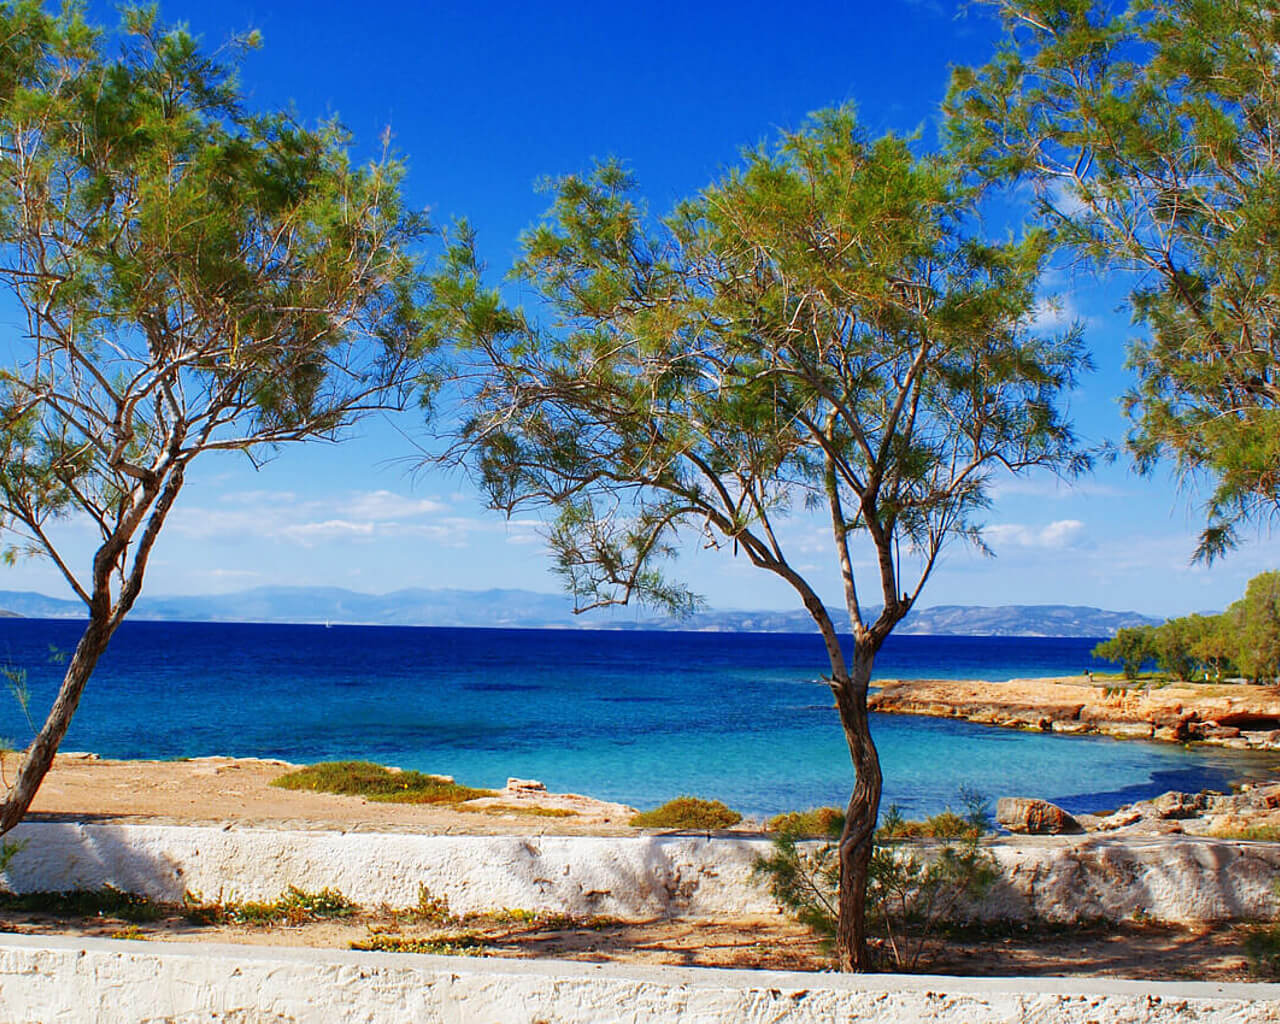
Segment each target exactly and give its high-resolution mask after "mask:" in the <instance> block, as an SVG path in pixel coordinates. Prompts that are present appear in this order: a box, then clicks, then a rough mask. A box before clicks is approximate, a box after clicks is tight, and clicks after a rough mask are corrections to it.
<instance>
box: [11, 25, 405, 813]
mask: <svg viewBox="0 0 1280 1024" xmlns="http://www.w3.org/2000/svg"><path fill="white" fill-rule="evenodd" d="M119 39H121V40H122V42H121V44H120V49H119V51H118V53H115V55H112V54H111V53H109V52H108V50H109V49H111V50H112V51H113V52H114V48H113V47H109V46H108V44H107V42H106V39H105V37H104V36H102V35H101V34H100V33H98V32H97V31H95V30H93V29H91V28H90V27H88V26H87V25H86V24H85V23H84V22H83V21H82V20H81V16H80V14H79V12H78V9H76V8H75V7H69V8H68V10H67V12H66V13H64V14H63V15H61V16H51V15H47V14H46V13H44V12H43V11H42V10H41V7H40V5H39V4H37V3H13V4H7V5H4V6H0V280H3V282H4V284H5V285H7V287H8V292H9V295H10V297H11V302H10V307H11V309H12V310H13V311H15V312H13V313H12V314H11V316H12V319H14V320H16V321H17V323H18V324H20V326H18V327H15V329H14V331H13V332H12V334H10V335H9V336H8V337H7V338H5V339H3V341H2V342H0V355H2V356H3V359H4V363H5V368H3V369H0V530H2V531H3V533H4V538H3V539H4V541H5V545H6V546H5V555H6V557H7V559H8V560H9V561H12V560H13V559H15V558H18V557H21V556H24V555H28V554H35V555H43V556H46V557H48V558H49V559H51V560H52V562H53V564H54V565H56V566H57V568H58V570H59V571H60V572H61V574H62V576H63V577H64V578H65V580H66V582H67V584H68V585H69V586H70V588H71V589H72V590H73V591H74V592H75V594H76V595H77V596H78V597H79V598H80V599H81V600H82V601H83V602H84V604H85V607H86V610H87V614H88V621H87V624H86V626H85V629H84V632H83V634H82V636H81V637H80V640H79V642H78V644H77V645H76V647H75V650H74V652H72V653H71V655H70V658H69V659H68V662H67V666H66V672H65V677H64V678H63V680H62V683H61V687H60V689H59V691H58V693H57V697H56V699H55V700H54V702H53V704H52V707H51V708H50V710H49V712H48V716H47V718H46V719H45V720H44V722H43V725H42V726H41V727H40V729H39V730H38V732H37V734H36V736H35V738H34V740H33V741H32V742H31V744H30V745H29V746H28V747H27V748H26V750H25V751H24V753H23V754H22V758H21V764H20V767H19V770H18V772H17V775H16V778H15V779H14V781H13V783H12V785H11V786H10V788H9V789H8V791H7V793H6V795H5V798H4V802H3V804H2V805H0V833H2V832H4V831H7V830H8V829H10V828H12V827H13V826H14V825H15V824H16V823H17V822H18V821H19V820H20V819H21V818H22V816H23V814H24V813H25V812H26V810H27V808H28V807H29V805H30V803H31V801H32V799H33V797H34V796H35V793H36V790H37V788H38V786H39V785H40V782H41V780H42V779H43V777H44V775H45V773H46V772H47V770H48V768H49V766H50V764H51V763H52V760H53V757H54V754H55V752H56V750H57V748H58V744H59V743H60V741H61V740H62V738H63V736H64V734H65V733H66V730H67V727H68V725H69V724H70V722H71V718H72V715H73V714H74V712H75V710H76V705H77V703H78V702H79V700H80V697H81V694H82V692H83V690H84V687H85V684H86V683H87V681H88V680H89V678H90V675H91V674H92V672H93V670H94V666H95V664H96V662H97V661H98V659H99V657H100V656H101V655H102V653H103V651H104V650H105V649H106V648H107V645H108V643H109V641H110V640H111V637H112V634H113V633H115V631H116V629H117V628H118V627H119V625H120V624H121V622H122V621H123V620H124V618H125V616H126V615H127V614H128V613H129V610H130V608H131V607H132V606H133V604H134V602H135V600H136V599H137V597H138V595H139V593H140V592H141V590H142V585H143V579H144V576H145V574H146V569H147V562H148V558H149V557H150V555H151V554H152V551H153V548H154V545H155V543H156V540H157V538H158V537H159V535H160V531H161V529H162V528H163V526H164V523H165V519H166V517H167V516H168V515H169V513H170V511H171V509H172V508H173V507H174V503H175V501H177V499H178V496H179V493H180V492H181V490H182V486H183V481H184V479H185V476H186V473H187V470H188V468H189V467H190V465H191V463H192V462H193V460H194V459H196V458H197V457H198V456H200V455H202V454H204V453H206V452H214V451H242V452H247V453H250V455H251V456H254V455H255V453H264V454H265V453H267V452H269V449H270V447H271V446H276V445H281V444H286V443H289V442H294V441H302V440H306V439H309V438H333V437H335V436H336V434H337V433H338V432H339V431H340V430H341V429H342V428H343V426H344V425H346V424H348V423H349V422H351V420H352V419H353V417H355V416H357V415H358V414H360V413H361V412H364V411H366V410H370V409H373V408H377V407H384V406H386V405H387V404H388V403H397V402H399V400H400V388H401V386H402V384H403V381H404V377H405V368H406V366H407V365H408V361H407V358H408V356H409V354H410V352H411V347H412V345H413V344H414V343H415V341H416V340H417V338H418V335H419V308H418V294H419V291H420V287H419V286H420V284H421V281H420V278H418V277H417V276H416V271H415V263H414V261H413V259H412V258H411V255H410V253H409V252H408V248H407V247H409V246H410V245H412V244H413V243H414V242H415V240H416V239H417V238H418V237H419V236H420V235H421V233H422V232H423V230H424V224H423V221H422V219H421V218H420V217H418V216H417V215H414V214H412V213H410V212H407V211H406V210H405V209H404V208H403V206H402V204H401V200H400V197H399V187H398V181H399V178H400V175H401V168H400V166H399V165H398V164H397V163H396V161H395V160H393V159H391V158H389V157H384V158H382V159H381V160H379V161H378V162H376V163H375V164H373V165H370V166H368V167H365V168H363V169H358V168H355V167H353V166H352V164H351V162H350V161H349V159H348V156H347V153H346V140H345V138H344V135H343V133H342V132H341V131H340V129H339V128H338V127H337V126H334V125H329V126H325V127H322V128H321V129H319V130H314V131H313V130H307V129H304V128H303V127H300V126H299V125H298V124H296V123H294V122H293V121H292V120H291V119H290V118H289V117H287V116H284V115H280V114H265V115H251V114H248V113H246V112H245V111H244V110H243V109H242V106H241V103H240V97H239V96H238V94H237V87H236V83H235V79H234V77H233V74H232V72H231V70H230V69H229V68H228V67H227V66H226V65H225V64H223V63H220V62H219V61H218V60H215V59H214V58H212V57H210V56H208V55H206V54H204V53H202V52H201V50H200V48H199V46H198V45H197V43H196V42H195V41H194V40H193V39H192V38H191V37H190V36H189V35H188V34H186V32H185V31H182V30H166V29H164V28H162V27H161V26H160V25H158V23H157V22H156V19H155V15H154V13H153V12H146V11H128V12H126V14H125V20H124V25H123V31H122V32H121V33H120V35H119ZM246 42H250V43H251V42H253V40H247V41H246ZM63 519H70V520H72V521H73V524H74V526H75V527H76V528H77V529H83V528H85V527H87V528H88V529H90V530H92V531H93V534H94V535H95V536H96V550H95V551H94V553H93V557H92V563H91V565H89V566H81V565H77V564H73V560H72V558H71V556H70V555H69V554H68V551H67V548H66V544H65V536H64V535H63V536H64V539H63V541H60V540H59V537H60V533H59V522H58V521H59V520H63Z"/></svg>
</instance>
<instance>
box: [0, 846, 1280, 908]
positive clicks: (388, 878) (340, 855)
mask: <svg viewBox="0 0 1280 1024" xmlns="http://www.w3.org/2000/svg"><path fill="white" fill-rule="evenodd" d="M11 838H15V839H19V840H22V841H25V842H26V844H27V845H26V847H25V848H24V849H23V850H22V851H21V852H20V853H19V854H18V855H17V856H16V857H14V859H13V861H12V862H11V864H10V866H9V870H8V872H7V873H6V874H5V875H4V876H3V881H4V882H5V883H6V884H7V885H8V887H9V888H11V889H13V890H15V891H18V892H32V891H38V890H67V889H96V888H99V887H100V886H103V885H108V884H109V885H114V886H116V887H117V888H120V889H125V890H128V891H130V892H140V893H146V894H147V895H149V896H153V897H158V898H162V899H167V900H177V899H181V897H182V894H183V893H184V892H186V891H191V892H195V893H199V894H201V895H203V896H204V897H206V898H209V899H212V898H215V897H219V896H220V897H222V898H224V899H232V898H235V899H273V898H275V897H276V896H279V895H280V893H282V892H283V891H284V890H285V889H286V888H287V887H288V886H291V885H294V886H298V887H299V888H302V889H307V890H317V889H322V888H326V887H328V888H334V889H338V890H340V891H341V892H342V893H344V894H345V895H346V896H348V897H349V898H350V899H353V900H355V901H356V902H357V903H361V904H364V905H366V906H377V905H379V904H382V903H386V904H389V905H391V906H394V907H404V906H412V905H414V904H416V903H417V901H418V893H419V886H426V887H427V888H428V889H429V890H430V892H431V894H432V895H433V896H436V897H439V896H445V897H447V898H448V900H449V904H450V906H451V907H452V909H453V910H454V911H456V912H469V911H482V910H496V909H501V908H508V909H514V908H523V909H528V910H547V911H556V912H563V913H570V914H579V915H589V914H607V915H610V916H614V917H622V918H633V919H644V918H652V917H663V916H672V917H703V916H717V915H726V914H768V913H772V912H774V911H775V910H776V907H775V905H774V903H773V901H772V900H771V899H770V897H769V896H768V894H767V893H766V892H765V890H764V889H763V887H762V886H760V885H759V884H758V883H757V882H755V881H754V880H753V879H752V878H751V866H752V863H753V862H754V860H755V858H756V857H757V856H759V855H760V854H761V853H763V852H765V851H767V850H768V848H769V843H768V841H767V840H764V839H736V838H714V839H707V838H705V837H700V836H632V837H603V836H601V837H595V836H530V837H523V838H522V837H515V836H433V835H420V834H413V833H377V832H345V833H344V832H335V831H312V830H295V831H289V830H283V829H260V828H211V827H201V826H184V825H109V824H75V823H66V824H64V823H51V822H37V823H30V824H24V825H21V826H19V827H18V828H17V829H15V830H14V832H13V833H12V834H11ZM990 849H991V851H992V853H993V854H994V855H995V857H996V859H997V861H998V862H999V863H1000V866H1001V877H1000V880H999V881H998V882H997V883H996V885H995V886H994V888H993V889H992V891H991V893H990V894H989V895H988V896H987V898H986V899H985V900H984V902H983V904H982V905H981V906H980V907H979V908H977V910H978V913H979V916H984V917H988V918H1008V919H1026V918H1031V917H1041V918H1047V919H1049V920H1054V921H1073V920H1089V919H1094V918H1108V919H1112V920H1115V919H1121V918H1127V917H1133V916H1135V915H1139V916H1147V917H1150V918H1152V919H1155V920H1161V921H1170V922H1178V923H1187V924H1191V923H1199V922H1211V921H1223V920H1236V919H1269V918H1271V917H1272V916H1273V915H1274V914H1275V911H1276V894H1275V891H1274V885H1275V881H1276V879H1277V877H1280V844H1270V843H1239V842H1223V841H1214V840H1206V839H1202V838H1193V837H1182V838H1159V839H1136V840H1128V841H1125V840H1120V839H1114V838H1101V839H1100V838H1094V837H1082V838H1077V839H1074V840H1070V841H1068V840H1064V839H1053V840H1045V841H1041V842H1026V841H1017V842H1009V843H1002V844H996V845H993V846H992V847H990Z"/></svg>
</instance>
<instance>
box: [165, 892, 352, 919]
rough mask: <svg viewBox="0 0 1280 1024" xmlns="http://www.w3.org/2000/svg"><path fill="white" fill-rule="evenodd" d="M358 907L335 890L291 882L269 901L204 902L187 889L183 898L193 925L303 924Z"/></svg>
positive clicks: (346, 913) (346, 914) (345, 914)
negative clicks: (308, 888) (309, 888)
mask: <svg viewBox="0 0 1280 1024" xmlns="http://www.w3.org/2000/svg"><path fill="white" fill-rule="evenodd" d="M359 909H360V907H359V904H357V903H354V902H352V901H351V900H349V899H347V897H346V896H344V895H343V894H342V893H340V892H338V890H336V889H328V888H325V889H321V890H320V891H319V892H307V891H306V890H304V889H299V888H297V887H296V886H292V885H291V886H289V888H288V889H286V890H285V891H284V892H283V893H282V894H281V895H280V897H279V898H278V899H275V900H271V901H260V900H244V901H237V900H228V901H226V902H223V901H222V900H217V901H215V902H213V903H206V902H205V901H204V900H203V899H202V898H201V897H200V896H199V895H197V894H195V893H190V892H189V893H187V894H186V896H185V897H184V899H183V909H182V915H183V917H185V918H186V919H187V920H188V921H191V922H192V923H194V924H281V923H284V924H305V923H307V922H308V921H324V920H331V919H333V918H338V917H350V916H351V915H352V914H354V913H355V912H356V911H357V910H359Z"/></svg>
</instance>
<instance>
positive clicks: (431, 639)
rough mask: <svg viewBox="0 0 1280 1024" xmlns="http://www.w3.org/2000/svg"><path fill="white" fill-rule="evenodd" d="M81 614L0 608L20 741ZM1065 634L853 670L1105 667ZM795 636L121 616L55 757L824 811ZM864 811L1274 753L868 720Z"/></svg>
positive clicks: (822, 739) (1098, 804)
mask: <svg viewBox="0 0 1280 1024" xmlns="http://www.w3.org/2000/svg"><path fill="white" fill-rule="evenodd" d="M80 629H81V624H80V623H78V622H75V621H70V620H65V619H61V620H59V619H0V667H8V668H9V669H11V670H13V671H15V672H17V673H18V674H19V676H20V677H21V675H22V674H23V673H25V680H26V687H27V690H28V700H27V705H28V708H29V711H30V719H31V721H30V722H29V721H28V717H27V715H26V714H25V713H24V711H23V708H22V702H21V701H19V700H18V698H17V696H16V695H15V694H13V693H10V694H8V695H6V694H4V693H0V737H4V738H5V739H6V740H7V741H8V743H9V745H10V746H12V747H17V748H20V747H22V746H25V745H26V743H27V742H28V741H29V739H30V738H31V735H32V724H33V723H34V724H35V725H38V724H39V723H40V721H41V720H42V718H43V716H44V713H45V712H46V710H47V709H48V707H49V705H50V704H51V703H52V700H53V696H54V693H55V692H56V689H57V686H58V683H59V680H60V677H61V673H62V669H63V666H62V665H61V664H59V660H60V655H65V654H66V653H68V652H70V651H71V650H72V649H73V648H74V647H75V644H76V640H77V638H78V636H79V633H80ZM1095 643H1097V641H1096V640H1089V639H1076V638H1071V639H1061V638H1035V637H950V636H948V637H927V636H894V637H891V638H890V639H889V641H888V642H887V643H886V644H885V647H884V649H883V650H882V652H881V654H880V655H879V657H878V658H877V661H876V673H875V675H876V678H877V679H885V678H902V679H909V678H935V679H941V678H953V679H968V678H974V679H989V680H995V681H1003V680H1008V679H1012V678H1017V677H1025V676H1045V675H1054V674H1065V673H1070V674H1077V673H1080V672H1082V671H1083V670H1085V669H1088V668H1092V669H1105V668H1108V667H1109V666H1106V665H1103V664H1100V663H1098V662H1095V661H1094V660H1093V659H1092V658H1091V657H1090V654H1089V652H1090V650H1091V648H1092V647H1093V646H1094V645H1095ZM825 663H826V660H825V654H824V651H823V647H822V643H821V641H820V640H819V638H818V637H817V635H816V634H814V635H809V634H778V633H768V634H764V633H691V632H684V633H682V632H667V631H652V632H650V631H613V630H608V631H606V630H536V629H443V628H413V627H385V626H346V625H332V626H326V625H278V624H244V623H189V622H141V621H138V622H126V623H125V624H124V625H123V626H122V627H121V628H120V630H119V631H118V633H117V634H116V636H115V638H114V639H113V640H112V643H111V646H110V648H109V649H108V651H107V653H106V654H105V656H104V657H103V658H102V660H101V662H100V663H99V666H98V668H97V670H96V671H95V672H94V675H93V678H92V679H91V680H90V681H89V684H88V687H87V688H86V690H85V693H84V697H83V700H82V702H81V705H80V708H79V710H78V712H77V713H76V716H75V719H74V721H73V723H72V725H71V729H70V732H69V733H68V734H67V737H66V739H65V740H64V742H63V744H62V749H63V750H64V751H72V750H80V751H93V752H96V753H98V754H100V755H102V756H104V757H112V758H161V759H168V758H191V757H202V756H207V755H232V756H237V757H269V758H283V759H285V760H288V761H292V762H297V763H312V762H315V761H324V760H340V759H361V760H370V761H376V762H379V763H381V764H387V765H396V766H399V767H401V768H416V769H419V770H423V771H430V772H438V773H444V774H449V775H453V776H455V777H456V778H457V779H458V780H459V781H460V782H465V783H467V784H470V785H475V786H486V787H500V786H502V785H503V784H504V783H505V782H506V780H507V778H508V777H509V776H516V777H519V778H524V779H538V780H541V781H542V782H544V783H546V785H547V787H548V788H549V789H551V790H553V791H559V792H575V793H585V794H588V795H591V796H595V797H599V798H602V799H606V800H618V801H622V802H625V803H629V804H631V805H633V806H636V807H640V808H649V807H653V806H656V805H657V804H659V803H662V802H664V801H666V800H668V799H670V798H672V797H674V796H677V795H680V794H686V793H687V794H693V795H697V796H702V797H707V798H715V799H720V800H723V801H724V802H725V803H727V804H729V806H731V807H734V808H736V809H737V810H739V811H741V812H743V813H744V814H747V815H749V816H755V817H764V816H767V815H771V814H776V813H779V812H781V811H786V810H793V809H802V808H808V807H815V806H821V805H832V804H834V805H843V804H844V803H845V802H846V801H847V799H848V796H849V793H850V791H851V789H852V785H853V770H852V768H851V766H850V761H849V754H848V750H847V748H846V746H845V742H844V738H843V734H842V732H841V729H840V723H839V720H838V718H837V716H836V712H835V709H834V707H833V706H832V699H831V695H830V691H829V690H828V688H827V686H826V684H825V682H824V681H823V678H822V673H823V669H824V667H825ZM873 718H874V721H873V724H872V728H873V734H874V736H875V739H876V744H877V746H878V748H879V751H880V756H881V760H882V763H883V768H884V778H885V784H884V804H885V805H886V806H887V805H888V804H891V803H892V804H897V805H899V807H900V808H901V810H902V811H903V813H904V814H906V815H907V816H908V817H915V816H920V815H925V814H931V813H935V812H937V811H939V810H941V809H943V808H944V807H947V806H953V807H959V805H960V803H959V802H960V793H961V791H962V790H968V791H971V792H975V793H978V794H981V795H983V796H985V797H986V798H988V799H990V800H991V801H992V802H994V801H995V799H997V798H998V797H1001V796H1036V797H1044V798H1047V799H1050V800H1052V801H1054V802H1055V803H1058V804H1060V805H1061V806H1063V807H1065V808H1066V809H1068V810H1070V811H1074V812H1080V811H1100V810H1106V809H1110V808H1114V807H1117V806H1119V805H1121V804H1123V803H1128V802H1131V801H1133V800H1136V799H1142V798H1145V797H1150V796H1154V795H1156V794H1158V793H1161V792H1164V791H1165V790H1169V789H1179V790H1186V791H1198V790H1200V789H1204V788H1211V789H1226V788H1227V787H1229V786H1230V784H1231V783H1232V782H1234V781H1239V780H1242V779H1248V778H1261V777H1265V776H1267V775H1268V774H1270V773H1272V772H1273V771H1274V768H1275V766H1276V764H1277V758H1276V757H1275V756H1274V755H1262V754H1250V753H1248V752H1237V751H1223V750H1215V749H1207V748H1184V747H1182V746H1178V745H1175V744H1165V743H1146V742H1137V741H1132V740H1125V741H1119V740H1111V739H1106V738H1101V737H1081V736H1058V735H1052V734H1044V733H1033V732H1021V731H1015V730H1008V729H999V728H994V727H989V726H979V725H971V724H969V723H965V722H957V721H952V720H947V719H934V718H923V717H914V716H901V715H875V716H873Z"/></svg>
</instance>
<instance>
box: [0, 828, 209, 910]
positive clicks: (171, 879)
mask: <svg viewBox="0 0 1280 1024" xmlns="http://www.w3.org/2000/svg"><path fill="white" fill-rule="evenodd" d="M5 840H6V841H7V842H9V843H11V844H13V843H20V844H21V846H22V848H21V849H20V850H19V851H18V852H17V853H16V854H15V855H14V856H13V858H12V859H11V860H10V861H9V865H8V867H7V869H6V870H5V871H4V872H3V873H2V874H0V882H3V884H4V886H5V887H6V888H7V889H9V890H10V891H11V892H15V893H27V892H70V891H76V890H94V889H101V888H103V887H104V886H108V885H109V886H113V887H114V888H116V889H120V890H122V891H124V892H130V893H136V894H139V895H143V896H149V897H151V898H152V899H161V900H170V901H177V900H181V899H182V897H183V894H184V893H185V892H186V891H187V884H186V881H185V879H184V877H183V876H184V869H183V867H182V865H181V864H180V863H179V862H178V861H177V860H175V859H174V858H173V857H172V856H169V855H167V854H165V853H163V852H158V851H155V850H153V849H152V848H151V847H150V846H149V845H146V844H140V843H139V842H138V841H137V836H136V833H135V834H131V830H130V828H129V827H128V826H127V825H110V824H99V823H93V824H85V823H84V822H80V821H77V822H72V821H65V822H63V821H48V820H45V821H35V822H23V823H22V824H20V825H18V826H17V828H15V829H13V831H11V832H10V833H9V834H8V835H7V836H6V837H5ZM196 852H197V853H198V851H196Z"/></svg>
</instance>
